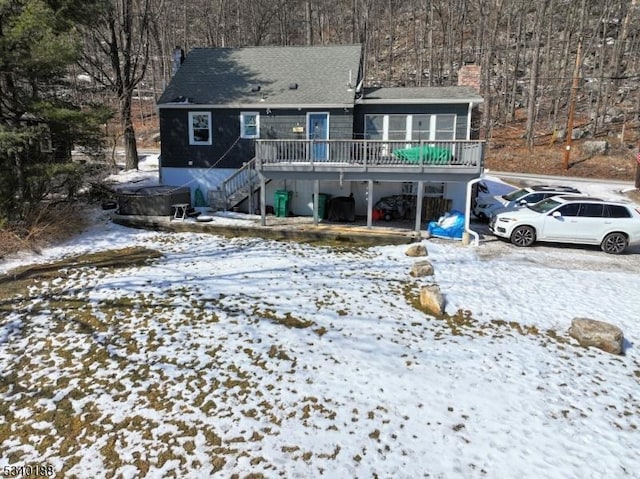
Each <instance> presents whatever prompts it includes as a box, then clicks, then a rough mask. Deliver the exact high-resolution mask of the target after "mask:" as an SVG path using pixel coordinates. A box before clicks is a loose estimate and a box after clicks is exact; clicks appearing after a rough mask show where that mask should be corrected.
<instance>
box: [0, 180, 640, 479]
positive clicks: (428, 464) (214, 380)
mask: <svg viewBox="0 0 640 479" xmlns="http://www.w3.org/2000/svg"><path fill="white" fill-rule="evenodd" d="M495 182H496V184H495V185H494V186H493V187H494V188H497V187H499V186H500V185H499V182H498V180H497V179H495ZM581 187H582V188H583V189H584V190H585V191H586V189H587V187H588V188H589V192H590V193H592V194H598V195H603V194H606V195H608V196H616V195H619V194H620V187H619V185H609V184H607V185H604V184H593V185H585V184H582V185H581ZM424 244H425V245H426V246H427V248H428V251H429V259H430V260H431V261H432V263H433V264H434V267H435V276H434V278H429V279H424V278H420V279H416V278H412V277H411V276H409V274H408V272H409V270H410V268H411V266H412V264H413V263H414V262H415V259H414V258H409V257H407V256H405V254H404V251H405V250H406V246H382V247H374V248H355V249H330V248H326V247H313V246H308V245H300V244H295V243H286V242H275V241H267V240H263V239H257V238H237V239H231V240H229V239H225V238H222V237H217V236H211V235H203V234H195V233H180V234H177V233H176V234H171V233H159V232H150V231H141V230H132V229H127V228H125V227H121V226H118V225H115V224H113V223H111V222H110V221H109V220H108V217H107V215H106V214H104V213H100V216H99V219H98V220H97V221H96V222H95V225H94V226H93V227H92V228H90V229H89V230H87V231H86V232H85V233H83V234H82V236H80V237H78V238H74V239H73V240H71V241H69V242H67V243H66V244H62V245H59V246H56V247H52V248H48V249H46V250H44V251H43V252H42V254H41V255H40V256H38V257H28V256H21V257H17V258H14V259H12V260H10V261H9V260H8V261H5V262H4V263H2V264H0V272H6V271H8V270H9V269H11V268H13V267H15V266H18V265H24V264H29V263H35V262H38V263H45V262H50V261H54V260H56V259H60V258H64V257H68V256H70V255H78V254H84V253H95V252H100V251H108V250H119V249H121V248H128V247H134V246H139V247H145V248H148V249H150V250H155V251H158V252H160V253H161V254H162V256H161V257H159V258H155V259H150V260H148V261H147V262H145V263H144V264H138V265H134V264H131V265H126V266H120V267H112V268H99V267H94V266H78V267H65V268H64V269H60V270H59V271H58V272H57V273H55V274H53V275H47V276H45V277H43V278H41V279H37V278H36V279H34V280H33V281H32V282H30V283H28V285H27V286H26V288H27V289H26V290H25V291H20V289H19V288H17V286H16V285H17V284H18V283H17V282H16V283H15V284H13V283H12V282H11V281H7V278H6V277H5V278H4V280H3V281H2V282H0V295H1V296H0V298H1V300H2V317H1V319H0V371H2V379H1V380H0V408H1V410H2V414H1V415H0V470H1V469H2V468H4V467H5V466H8V467H12V466H20V465H26V464H35V463H37V464H48V465H51V466H53V468H54V469H55V471H56V472H57V476H56V477H79V478H102V477H125V478H134V477H150V478H164V477H188V478H191V477H193V478H202V477H220V478H228V477H238V478H244V477H266V478H272V477H274V478H275V477H287V478H295V477H300V478H310V477H331V478H372V477H378V478H415V477H432V478H433V477H436V478H450V477H464V478H476V477H478V478H481V477H486V478H540V477H545V478H562V479H567V478H587V477H590V478H591V477H592V478H595V477H605V476H616V477H638V475H639V471H640V456H639V455H638V454H637V448H638V444H639V443H640V430H639V429H638V428H639V427H640V398H639V396H638V394H637V392H638V388H639V382H640V354H639V353H638V349H637V344H638V341H639V339H638V338H640V295H639V294H638V291H640V250H639V249H638V248H637V247H636V248H634V249H632V250H631V251H630V253H629V254H625V255H621V256H611V255H606V254H604V253H602V252H600V251H599V249H597V248H589V247H582V248H569V247H558V246H556V247H553V246H536V247H534V248H530V249H517V248H515V247H512V246H511V245H509V244H507V243H505V242H502V241H498V240H494V239H492V238H490V237H488V236H484V235H483V240H482V241H481V244H480V246H479V247H477V248H474V247H465V246H462V245H461V244H460V243H459V242H447V241H445V240H437V239H435V240H425V241H424ZM122 254H126V252H125V251H124V250H123V252H122ZM431 281H435V282H437V283H438V284H439V285H440V287H441V289H442V291H443V293H444V296H445V298H446V301H447V307H446V309H447V313H448V315H450V316H449V317H448V318H444V319H436V318H434V317H431V316H428V315H426V314H425V313H423V312H421V311H418V310H416V309H415V308H414V307H413V306H412V305H411V300H412V299H414V298H415V294H417V292H418V291H419V289H420V286H422V285H424V284H428V283H429V282H431ZM12 284H13V286H15V287H16V288H14V287H12ZM574 317H589V318H593V319H599V320H605V321H609V322H611V323H614V324H616V325H618V326H620V327H621V328H622V330H623V331H624V333H625V337H626V348H625V349H626V351H625V353H626V354H625V355H624V356H619V357H618V356H612V355H609V354H606V353H604V352H601V351H599V350H594V349H589V350H586V349H583V348H581V347H579V346H577V344H576V343H575V341H574V340H572V339H570V338H569V337H568V335H567V329H568V327H569V325H570V322H571V319H572V318H574ZM234 475H235V476H234Z"/></svg>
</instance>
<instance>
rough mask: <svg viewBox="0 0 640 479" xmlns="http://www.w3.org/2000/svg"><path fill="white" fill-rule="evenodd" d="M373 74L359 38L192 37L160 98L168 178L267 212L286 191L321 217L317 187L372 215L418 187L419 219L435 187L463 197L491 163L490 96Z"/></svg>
mask: <svg viewBox="0 0 640 479" xmlns="http://www.w3.org/2000/svg"><path fill="white" fill-rule="evenodd" d="M363 83H364V82H363V61H362V48H361V46H360V45H333V46H293V47H246V48H198V49H194V50H192V51H191V52H190V53H189V54H188V55H187V57H186V59H185V61H184V63H183V64H182V65H181V66H180V68H179V69H178V70H177V72H176V74H175V76H174V77H173V79H172V81H171V83H170V84H169V86H168V87H167V89H166V90H165V92H164V93H163V95H162V96H161V98H160V99H159V101H158V109H159V116H160V135H161V163H160V175H161V182H162V183H164V184H170V185H179V186H181V185H187V184H188V185H190V186H191V188H192V191H194V192H195V191H196V190H197V189H199V190H200V191H201V192H202V193H204V194H203V195H202V197H204V198H206V199H207V201H208V202H209V203H210V204H211V205H212V206H217V207H222V208H228V207H231V206H233V205H237V204H242V207H243V208H244V209H245V210H247V211H254V210H256V209H258V208H257V207H258V205H259V207H260V210H261V212H262V214H263V217H264V213H265V211H266V208H267V206H271V205H273V202H274V201H275V200H277V194H276V195H275V196H274V194H275V193H276V192H282V191H288V192H290V200H289V203H288V205H287V209H288V210H289V211H287V213H288V212H292V213H293V214H299V215H314V216H315V217H316V219H317V216H318V206H319V205H318V202H319V199H322V197H325V198H328V197H336V196H339V197H353V199H354V205H355V213H356V214H366V215H367V216H368V218H369V224H371V214H372V206H373V205H374V204H375V203H376V202H377V200H378V199H379V198H381V197H385V196H390V195H404V196H406V197H409V198H411V197H412V195H413V197H415V198H416V200H417V202H412V204H414V203H415V208H413V209H412V212H411V214H413V215H414V216H415V215H417V218H418V219H417V220H416V225H418V224H419V221H422V219H424V214H423V213H424V209H423V204H424V201H425V200H424V198H425V195H426V197H434V198H438V199H445V200H447V201H446V202H442V201H441V202H440V203H439V204H440V205H441V208H440V209H442V208H445V207H446V208H455V209H464V205H465V201H466V198H465V195H466V185H467V182H468V181H470V180H472V179H474V178H477V177H478V176H479V175H480V174H481V171H482V168H483V159H484V158H483V154H484V144H483V143H482V142H479V141H477V140H475V139H473V138H472V134H471V132H472V128H471V125H472V116H473V113H474V111H475V110H476V107H477V105H478V104H480V103H481V102H482V98H481V97H480V96H479V95H478V94H477V93H476V92H475V91H474V90H473V89H472V88H469V87H466V86H458V87H431V88H429V87H425V88H366V87H363ZM320 191H322V193H320ZM249 192H254V194H249ZM255 192H259V194H257V193H255ZM194 200H195V196H194ZM442 212H443V211H438V212H436V213H437V214H441V213H442ZM432 213H433V212H432Z"/></svg>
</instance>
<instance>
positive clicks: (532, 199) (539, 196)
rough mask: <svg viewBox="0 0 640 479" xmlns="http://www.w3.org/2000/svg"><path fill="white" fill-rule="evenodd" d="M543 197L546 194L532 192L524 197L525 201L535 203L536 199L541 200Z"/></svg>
mask: <svg viewBox="0 0 640 479" xmlns="http://www.w3.org/2000/svg"><path fill="white" fill-rule="evenodd" d="M545 198H546V195H545V194H544V193H532V194H530V195H529V196H527V197H526V198H524V199H526V200H527V203H537V202H538V201H542V200H544V199H545Z"/></svg>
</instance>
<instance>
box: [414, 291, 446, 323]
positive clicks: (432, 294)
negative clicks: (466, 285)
mask: <svg viewBox="0 0 640 479" xmlns="http://www.w3.org/2000/svg"><path fill="white" fill-rule="evenodd" d="M420 306H422V307H423V308H425V309H427V310H429V311H430V312H431V313H433V314H435V315H437V316H440V315H442V314H444V306H445V304H444V296H442V293H441V292H440V286H438V285H437V284H430V285H428V286H423V287H422V289H421V290H420Z"/></svg>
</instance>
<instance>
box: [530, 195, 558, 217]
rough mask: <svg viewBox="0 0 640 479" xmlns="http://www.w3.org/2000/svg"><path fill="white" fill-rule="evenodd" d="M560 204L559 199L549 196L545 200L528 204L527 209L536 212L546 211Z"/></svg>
mask: <svg viewBox="0 0 640 479" xmlns="http://www.w3.org/2000/svg"><path fill="white" fill-rule="evenodd" d="M560 204H561V203H560V202H559V201H557V200H555V199H554V198H553V197H551V198H547V199H546V200H542V201H540V202H538V203H536V204H534V205H530V206H529V209H530V210H533V211H535V212H536V213H547V212H548V211H551V210H552V209H554V208H555V207H556V206H558V205H560Z"/></svg>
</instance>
